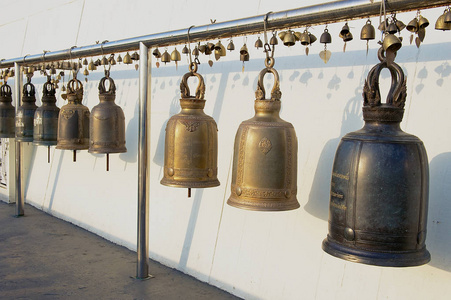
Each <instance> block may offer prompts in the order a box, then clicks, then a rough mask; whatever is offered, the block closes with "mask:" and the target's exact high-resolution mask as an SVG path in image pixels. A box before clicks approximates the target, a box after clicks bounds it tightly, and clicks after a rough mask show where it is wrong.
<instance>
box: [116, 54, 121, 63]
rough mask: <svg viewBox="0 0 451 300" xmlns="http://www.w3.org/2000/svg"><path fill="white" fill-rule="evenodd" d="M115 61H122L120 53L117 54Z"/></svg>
mask: <svg viewBox="0 0 451 300" xmlns="http://www.w3.org/2000/svg"><path fill="white" fill-rule="evenodd" d="M117 62H118V63H121V62H122V56H121V55H120V54H119V55H118V56H117Z"/></svg>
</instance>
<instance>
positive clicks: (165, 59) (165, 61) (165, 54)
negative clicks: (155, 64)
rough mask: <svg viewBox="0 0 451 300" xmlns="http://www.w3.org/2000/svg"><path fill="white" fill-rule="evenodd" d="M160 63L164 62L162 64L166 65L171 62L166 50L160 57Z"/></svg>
mask: <svg viewBox="0 0 451 300" xmlns="http://www.w3.org/2000/svg"><path fill="white" fill-rule="evenodd" d="M161 61H162V62H164V64H166V63H168V62H170V61H171V55H169V53H168V50H167V49H166V50H165V51H164V52H163V54H162V55H161Z"/></svg>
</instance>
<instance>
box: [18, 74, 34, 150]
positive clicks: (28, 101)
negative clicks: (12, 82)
mask: <svg viewBox="0 0 451 300" xmlns="http://www.w3.org/2000/svg"><path fill="white" fill-rule="evenodd" d="M35 95H36V90H35V88H34V85H33V84H32V83H31V76H27V83H25V84H24V86H23V90H22V105H21V106H19V107H18V108H17V113H16V142H32V141H33V127H34V125H33V123H34V113H35V112H36V109H37V108H38V107H37V106H36V97H35Z"/></svg>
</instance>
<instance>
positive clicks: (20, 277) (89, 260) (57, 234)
mask: <svg viewBox="0 0 451 300" xmlns="http://www.w3.org/2000/svg"><path fill="white" fill-rule="evenodd" d="M25 213H26V216H25V217H21V218H14V217H13V216H14V205H11V204H6V203H4V202H1V201H0V299H2V300H5V299H83V300H85V299H152V300H154V299H157V300H158V299H196V300H197V299H209V300H210V299H215V300H216V299H237V298H236V297H234V296H232V295H230V294H228V293H226V292H224V291H222V290H220V289H217V288H215V287H213V286H210V285H208V284H206V283H203V282H200V281H198V280H196V279H194V278H193V277H190V276H188V275H185V274H183V273H181V272H178V271H176V270H174V269H170V268H167V267H165V266H163V265H161V264H159V263H157V262H154V261H150V270H151V272H150V273H151V274H152V275H154V276H155V278H152V279H150V280H145V281H140V280H136V279H134V278H131V277H130V276H133V275H134V274H135V272H136V253H135V252H132V251H129V250H127V249H126V248H123V247H121V246H118V245H115V244H113V243H110V242H108V241H106V240H104V239H102V238H100V237H98V236H96V235H94V234H92V233H90V232H88V231H86V230H83V229H81V228H79V227H77V226H74V225H72V224H70V223H66V222H64V221H62V220H59V219H56V218H54V217H52V216H50V215H48V214H45V213H43V212H42V211H40V210H37V209H35V208H33V207H31V206H29V205H26V206H25Z"/></svg>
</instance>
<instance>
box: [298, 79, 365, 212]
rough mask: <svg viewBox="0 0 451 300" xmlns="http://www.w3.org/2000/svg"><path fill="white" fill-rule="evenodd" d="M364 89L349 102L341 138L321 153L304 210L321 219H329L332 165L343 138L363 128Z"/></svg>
mask: <svg viewBox="0 0 451 300" xmlns="http://www.w3.org/2000/svg"><path fill="white" fill-rule="evenodd" d="M361 103H362V89H361V88H360V87H359V88H357V89H356V90H355V96H354V97H353V98H352V99H350V100H349V101H348V103H347V104H346V107H345V109H344V111H343V117H342V123H341V131H340V136H339V137H337V138H334V139H331V140H329V141H328V142H327V143H326V145H325V146H324V148H323V150H322V151H321V155H320V157H319V160H318V166H317V167H316V172H315V176H314V178H313V183H312V188H311V190H310V195H309V201H308V202H307V204H306V205H305V206H304V209H305V210H306V211H307V212H308V213H309V214H311V215H312V216H315V217H317V218H319V219H322V220H325V221H327V220H328V218H329V191H330V178H331V174H332V165H333V161H334V157H335V151H336V150H337V147H338V143H339V142H340V140H341V138H342V137H343V136H344V135H345V134H347V133H348V132H351V131H355V130H357V129H359V128H361V127H362V110H361Z"/></svg>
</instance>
